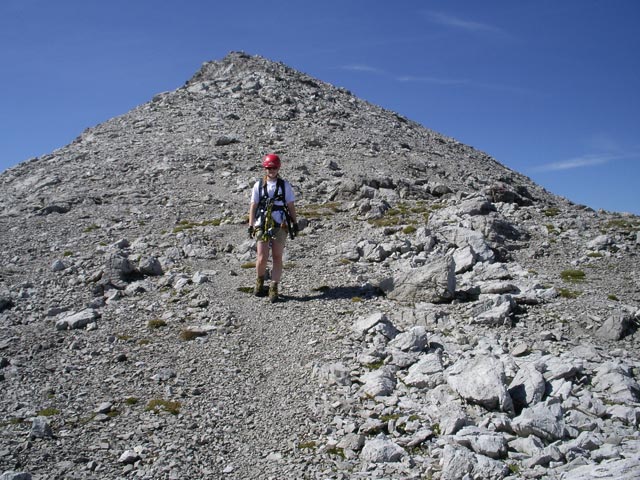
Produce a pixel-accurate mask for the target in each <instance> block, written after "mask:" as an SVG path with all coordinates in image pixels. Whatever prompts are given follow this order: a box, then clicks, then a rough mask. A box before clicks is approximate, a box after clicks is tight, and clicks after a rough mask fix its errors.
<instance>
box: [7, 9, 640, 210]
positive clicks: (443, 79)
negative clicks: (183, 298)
mask: <svg viewBox="0 0 640 480" xmlns="http://www.w3.org/2000/svg"><path fill="white" fill-rule="evenodd" d="M638 25H640V2H638V1H636V0H614V1H608V2H605V1H604V0H537V1H535V2H519V1H512V0H486V1H477V0H460V1H455V0H452V1H449V2H444V1H441V0H440V1H437V0H408V1H402V0H398V1H395V2H391V1H387V0H324V1H322V2H303V1H299V0H298V1H294V0H283V1H268V0H261V1H259V0H248V1H245V0H236V1H234V2H225V1H205V0H179V1H178V0H176V1H169V0H167V1H162V0H109V1H108V2H106V1H100V0H57V1H51V0H2V1H1V2H0V65H1V66H2V69H1V71H2V74H1V75H0V171H4V170H5V169H6V168H8V167H10V166H13V165H16V164H18V163H20V162H22V161H24V160H27V159H29V158H32V157H35V156H39V155H43V154H45V153H49V152H51V151H53V150H55V149H56V148H59V147H62V146H64V145H66V144H68V143H69V142H71V141H72V140H73V139H74V138H75V137H77V136H78V135H79V134H80V133H81V132H82V131H83V130H84V129H85V128H88V127H92V126H95V125H97V124H99V123H102V122H104V121H106V120H108V119H109V118H112V117H114V116H117V115H121V114H124V113H126V112H127V111H129V110H131V109H132V108H134V107H135V106H137V105H139V104H141V103H145V102H147V101H148V100H150V99H151V98H152V97H153V95H154V94H156V93H159V92H163V91H168V90H175V89H176V88H178V87H180V86H181V85H183V84H184V82H185V81H186V80H188V79H189V78H190V77H191V76H192V75H193V74H194V73H195V72H196V71H197V70H198V69H199V68H200V65H201V64H202V63H203V62H205V61H209V60H218V59H220V58H222V57H224V56H225V55H226V54H227V53H228V52H230V51H233V50H242V51H245V52H247V53H249V54H255V55H261V56H264V57H266V58H269V59H271V60H276V61H281V62H284V63H286V64H287V65H289V66H291V67H293V68H295V69H297V70H300V71H303V72H305V73H308V74H310V75H312V76H314V77H316V78H319V79H321V80H324V81H326V82H329V83H332V84H334V85H336V86H340V87H344V88H347V89H348V90H350V91H352V92H353V93H354V94H355V95H357V96H359V97H361V98H363V99H365V100H368V101H370V102H372V103H375V104H378V105H380V106H382V107H384V108H388V109H390V110H393V111H395V112H398V113H400V114H402V115H404V116H406V117H408V118H410V119H412V120H415V121H417V122H419V123H421V124H423V125H424V126H426V127H428V128H431V129H433V130H436V131H438V132H440V133H443V134H445V135H448V136H451V137H454V138H456V139H457V140H459V141H461V142H463V143H466V144H468V145H471V146H473V147H475V148H477V149H479V150H482V151H484V152H486V153H488V154H489V155H491V156H493V157H494V158H496V160H498V161H499V162H501V163H502V164H504V165H506V166H508V167H510V168H512V169H514V170H517V171H518V172H520V173H523V174H525V175H527V176H529V177H531V178H532V179H533V180H534V181H536V182H537V183H539V184H540V185H542V186H544V187H545V188H547V189H548V190H550V191H551V192H553V193H556V194H558V195H562V196H564V197H566V198H568V199H570V200H572V201H574V202H576V203H580V204H585V205H588V206H590V207H592V208H595V209H599V208H603V209H606V210H611V211H626V212H632V213H635V214H640V193H639V192H640V53H639V52H640V33H638V32H640V30H639V29H638Z"/></svg>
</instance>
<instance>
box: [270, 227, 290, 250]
mask: <svg viewBox="0 0 640 480" xmlns="http://www.w3.org/2000/svg"><path fill="white" fill-rule="evenodd" d="M272 240H273V241H274V242H278V243H279V244H280V245H282V246H283V247H284V246H285V245H286V244H287V231H286V230H285V229H284V228H278V229H276V234H275V235H274V236H273V238H272Z"/></svg>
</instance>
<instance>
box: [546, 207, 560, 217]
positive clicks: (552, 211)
mask: <svg viewBox="0 0 640 480" xmlns="http://www.w3.org/2000/svg"><path fill="white" fill-rule="evenodd" d="M542 213H544V214H545V216H547V217H555V216H557V215H559V214H560V209H559V208H558V207H549V208H547V209H546V210H544V211H543V212H542Z"/></svg>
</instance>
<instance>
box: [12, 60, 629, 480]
mask: <svg viewBox="0 0 640 480" xmlns="http://www.w3.org/2000/svg"><path fill="white" fill-rule="evenodd" d="M267 151H277V152H278V153H279V154H281V156H282V158H283V160H284V169H283V175H284V176H285V177H286V178H287V179H289V180H290V181H291V182H292V184H293V185H294V189H295V190H296V194H297V197H298V201H297V205H298V210H299V213H300V216H301V217H304V218H305V219H306V220H308V221H309V226H308V227H307V228H306V229H305V230H304V231H303V233H302V234H301V235H300V236H299V237H298V238H297V239H296V240H294V241H291V242H290V244H289V246H288V248H287V255H288V258H287V260H286V263H285V267H286V269H285V274H284V278H283V283H282V288H281V290H282V301H281V302H279V303H276V304H274V305H271V304H268V303H267V302H265V301H263V300H264V299H256V298H254V297H253V296H251V295H249V294H248V293H247V291H248V290H250V286H251V285H252V284H253V279H254V277H253V276H254V273H253V270H252V268H251V261H252V260H253V257H254V255H255V245H254V244H253V242H252V241H251V240H248V239H247V238H246V228H245V225H246V217H247V214H246V211H247V208H248V193H249V190H250V187H251V185H252V184H253V182H254V181H255V179H256V177H257V176H258V175H260V171H259V168H258V164H259V159H260V157H261V156H262V154H264V153H266V152H267ZM0 184H1V185H2V188H0V232H2V233H1V234H0V235H1V240H2V244H3V248H2V249H1V250H0V265H1V266H2V267H1V269H0V327H1V328H0V387H1V389H2V392H3V393H2V396H1V398H0V423H1V424H2V442H1V443H0V473H2V476H1V477H0V478H2V479H5V478H6V479H12V480H16V479H22V478H34V479H44V478H77V479H81V478H85V479H93V478H95V479H98V478H100V479H104V478H124V477H127V478H148V479H156V478H168V479H178V478H229V479H234V478H238V479H240V478H243V479H244V478H317V479H321V478H322V479H329V478H333V479H346V478H353V479H357V478H362V479H364V478H407V479H408V478H425V477H429V478H441V479H455V478H495V479H501V478H555V479H576V478H588V477H589V476H596V475H597V476H598V477H599V478H607V477H608V478H613V477H619V478H629V479H631V478H638V477H639V476H640V460H639V459H638V455H637V451H638V448H639V442H640V434H639V432H638V425H639V422H640V385H639V383H638V368H639V367H640V363H639V351H638V347H637V344H638V335H639V334H638V333H637V326H638V321H639V320H640V276H639V275H640V273H639V272H640V265H639V263H640V262H639V261H638V252H639V247H640V233H639V232H640V219H639V218H637V217H634V216H632V215H628V214H620V213H611V212H602V211H601V212H595V211H592V210H590V209H588V208H586V207H583V206H580V205H575V204H573V203H571V202H570V201H568V200H565V199H562V198H559V197H556V196H554V195H552V194H551V193H549V192H547V191H545V190H544V189H542V188H540V187H539V186H537V185H535V184H534V183H533V182H531V180H529V179H528V178H526V177H524V176H522V175H520V174H518V173H517V172H513V171H511V170H509V169H507V168H506V167H504V166H503V165H501V164H499V163H498V162H496V161H495V160H493V159H492V158H490V157H489V156H488V155H486V154H484V153H482V152H478V151H476V150H474V149H473V148H471V147H468V146H465V145H462V144H460V143H459V142H457V141H455V140H454V139H451V138H447V137H444V136H442V135H440V134H438V133H436V132H433V131H430V130H427V129H425V128H424V127H422V126H420V125H418V124H416V123H414V122H411V121H410V120H408V119H406V118H404V117H402V116H400V115H397V114H395V113H393V112H389V111H385V110H383V109H381V108H379V107H377V106H375V105H371V104H369V103H367V102H364V101H362V100H360V99H358V98H356V97H354V96H353V95H352V94H351V93H350V92H348V91H346V90H344V89H341V88H336V87H333V86H331V85H329V84H326V83H323V82H321V81H319V80H317V79H314V78H312V77H309V76H308V75H305V74H303V73H300V72H296V71H294V70H292V69H290V68H289V67H287V66H285V65H282V64H278V63H274V62H270V61H268V60H265V59H263V58H260V57H251V56H248V55H246V54H243V53H231V54H229V55H228V56H227V57H225V58H224V59H222V60H221V61H217V62H209V63H206V64H204V65H203V67H202V68H201V70H200V71H199V72H198V73H197V74H196V75H195V76H194V77H193V78H192V79H191V80H189V81H188V82H186V84H185V85H184V87H182V88H180V89H178V90H176V91H173V92H165V93H161V94H158V95H156V96H155V97H153V99H152V100H151V101H150V102H148V103H146V104H144V105H141V106H139V107H138V108H136V109H134V110H133V111H131V112H128V113H126V114H125V115H122V116H120V117H117V118H113V119H111V120H109V121H107V122H105V123H103V124H101V125H98V126H96V127H93V128H90V129H88V130H86V131H85V132H83V133H82V135H81V136H80V137H78V138H77V139H76V140H75V141H74V142H73V143H71V144H70V145H68V146H66V147H63V148H61V149H59V150H57V151H55V152H52V153H51V154H49V155H45V156H43V157H41V158H37V159H32V160H30V161H28V162H25V163H23V164H21V165H18V166H17V167H15V168H12V169H9V170H8V171H6V172H4V173H3V174H2V175H1V176H0Z"/></svg>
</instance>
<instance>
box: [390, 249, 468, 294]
mask: <svg viewBox="0 0 640 480" xmlns="http://www.w3.org/2000/svg"><path fill="white" fill-rule="evenodd" d="M455 278H456V277H455V263H454V261H453V259H452V258H451V257H442V258H438V259H435V260H433V261H431V262H429V263H428V264H427V265H425V266H422V267H418V268H414V269H410V270H404V271H400V272H398V273H397V274H395V275H394V276H393V277H390V278H387V279H385V280H383V281H382V282H381V283H380V288H381V289H382V290H383V291H384V292H385V293H386V294H387V297H388V298H390V299H392V300H396V301H398V302H430V303H440V302H446V301H450V300H451V299H453V296H454V293H455V288H456V281H455Z"/></svg>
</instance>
